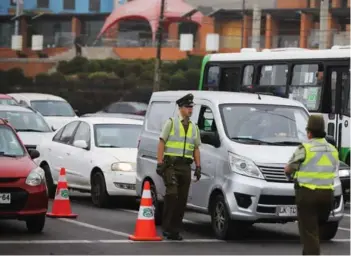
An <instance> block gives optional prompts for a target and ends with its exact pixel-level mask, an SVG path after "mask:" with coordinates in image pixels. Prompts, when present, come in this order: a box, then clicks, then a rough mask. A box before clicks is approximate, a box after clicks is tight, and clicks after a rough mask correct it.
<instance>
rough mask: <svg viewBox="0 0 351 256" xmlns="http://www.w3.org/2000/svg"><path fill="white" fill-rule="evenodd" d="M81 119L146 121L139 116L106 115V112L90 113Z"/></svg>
mask: <svg viewBox="0 0 351 256" xmlns="http://www.w3.org/2000/svg"><path fill="white" fill-rule="evenodd" d="M81 117H94V118H102V117H103V118H105V117H106V118H116V117H119V118H127V119H135V120H144V116H139V115H131V114H122V113H104V112H97V113H89V114H84V115H83V116H81Z"/></svg>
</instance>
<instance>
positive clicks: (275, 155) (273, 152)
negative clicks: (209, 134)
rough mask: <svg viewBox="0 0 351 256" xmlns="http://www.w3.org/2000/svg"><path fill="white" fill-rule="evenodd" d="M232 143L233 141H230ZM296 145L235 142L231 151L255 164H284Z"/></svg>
mask: <svg viewBox="0 0 351 256" xmlns="http://www.w3.org/2000/svg"><path fill="white" fill-rule="evenodd" d="M232 143H234V142H232ZM297 147H298V146H267V145H251V144H240V143H235V146H234V145H233V150H231V152H233V153H235V154H237V155H240V156H244V157H246V158H249V159H250V160H252V161H253V162H255V163H256V164H258V165H260V164H264V165H267V164H268V165H269V164H286V163H287V162H288V161H289V159H290V158H291V156H292V154H293V153H294V152H295V150H296V149H297Z"/></svg>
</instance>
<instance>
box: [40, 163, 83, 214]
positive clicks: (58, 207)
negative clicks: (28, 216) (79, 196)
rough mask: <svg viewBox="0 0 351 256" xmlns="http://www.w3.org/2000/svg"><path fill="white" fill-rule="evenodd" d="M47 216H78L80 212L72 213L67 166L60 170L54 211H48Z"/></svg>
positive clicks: (53, 206)
mask: <svg viewBox="0 0 351 256" xmlns="http://www.w3.org/2000/svg"><path fill="white" fill-rule="evenodd" d="M46 216H48V217H51V218H77V216H78V214H74V213H72V210H71V203H70V201H69V195H68V186H67V180H66V170H65V168H61V170H60V177H59V180H58V184H57V189H56V195H55V199H54V203H53V205H52V212H50V213H47V214H46Z"/></svg>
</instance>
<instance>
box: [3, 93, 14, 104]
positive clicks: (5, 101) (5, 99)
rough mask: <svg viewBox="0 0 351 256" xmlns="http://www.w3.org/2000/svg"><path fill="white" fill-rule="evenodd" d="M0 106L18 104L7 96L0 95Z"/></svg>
mask: <svg viewBox="0 0 351 256" xmlns="http://www.w3.org/2000/svg"><path fill="white" fill-rule="evenodd" d="M0 105H18V102H17V101H16V100H15V99H14V98H12V97H11V96H9V95H7V94H0Z"/></svg>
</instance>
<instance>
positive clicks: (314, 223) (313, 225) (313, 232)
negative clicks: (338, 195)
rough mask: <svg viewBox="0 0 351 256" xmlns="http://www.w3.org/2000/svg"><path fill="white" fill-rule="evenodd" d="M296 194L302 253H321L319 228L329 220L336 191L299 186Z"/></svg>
mask: <svg viewBox="0 0 351 256" xmlns="http://www.w3.org/2000/svg"><path fill="white" fill-rule="evenodd" d="M295 194H296V206H297V217H298V222H299V233H300V240H301V243H302V245H303V252H302V254H303V255H319V254H320V244H319V243H320V238H319V230H320V226H321V225H323V224H324V223H325V222H327V221H328V218H329V215H330V212H331V210H332V203H333V197H334V193H333V191H332V190H325V189H316V190H311V189H308V188H304V187H297V188H296V189H295Z"/></svg>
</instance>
